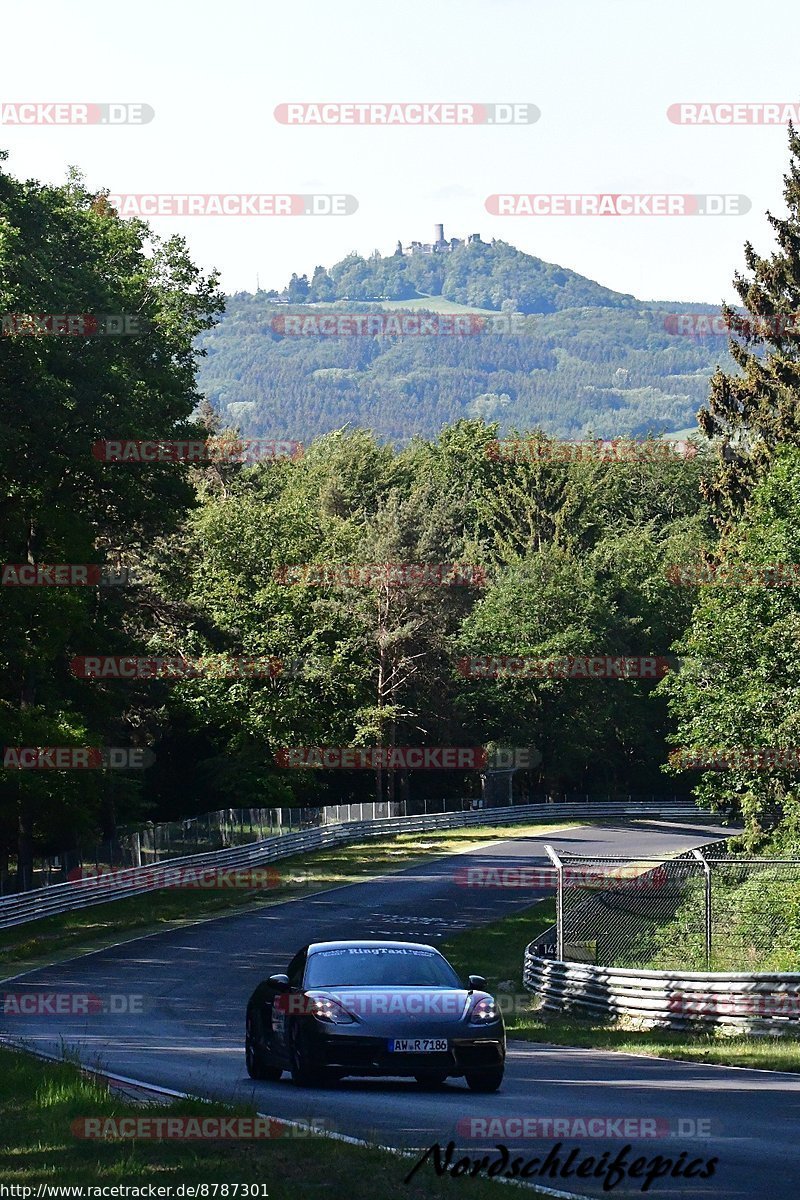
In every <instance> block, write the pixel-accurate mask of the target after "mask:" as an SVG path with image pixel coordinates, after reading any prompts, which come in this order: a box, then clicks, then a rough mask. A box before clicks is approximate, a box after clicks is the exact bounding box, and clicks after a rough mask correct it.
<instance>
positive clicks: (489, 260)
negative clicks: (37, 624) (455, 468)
mask: <svg viewBox="0 0 800 1200" xmlns="http://www.w3.org/2000/svg"><path fill="white" fill-rule="evenodd" d="M424 311H429V312H431V313H434V312H438V313H444V314H453V317H452V319H455V314H458V313H462V314H468V313H475V314H477V317H476V318H474V319H473V321H471V322H470V320H469V319H466V320H464V321H463V322H462V325H461V329H462V333H459V334H455V335H453V334H452V333H451V334H445V335H443V336H442V335H440V336H414V335H412V334H411V333H408V332H406V333H405V334H404V335H401V336H398V335H397V334H396V333H393V332H391V329H389V330H388V331H386V330H384V329H380V328H377V326H376V322H374V321H373V322H371V323H370V324H369V325H368V326H367V327H366V332H360V333H355V334H353V331H352V328H351V330H350V331H349V332H343V333H342V334H341V336H339V335H338V332H337V334H336V335H334V336H332V335H331V334H330V332H329V330H330V329H331V328H333V329H335V330H337V331H339V330H341V329H342V328H343V327H342V325H341V324H339V325H338V326H332V325H331V323H330V322H328V324H327V327H326V325H325V323H324V322H321V321H320V320H319V319H317V320H314V321H309V320H305V321H304V322H303V323H301V325H300V326H298V323H295V327H294V328H295V332H292V330H291V322H287V321H286V317H287V315H289V316H291V315H298V314H301V315H303V316H305V317H309V316H311V317H317V318H319V316H320V314H321V313H328V312H331V313H338V314H340V315H342V314H347V313H352V314H359V313H361V314H363V313H365V312H369V313H370V314H376V313H379V312H384V313H387V314H389V313H391V314H393V315H397V314H400V315H402V314H403V313H407V314H409V315H410V314H414V315H415V316H416V317H419V315H420V313H421V312H422V313H424ZM715 311H718V310H717V309H716V308H715V306H713V305H704V304H691V303H687V304H681V303H680V302H669V301H641V300H637V299H636V298H635V297H633V296H629V295H626V294H623V293H620V292H615V291H613V290H611V289H610V288H605V287H603V286H602V285H600V284H598V283H595V282H594V281H593V280H591V279H587V278H585V277H584V276H581V275H578V274H576V273H575V272H573V271H568V270H566V269H564V268H562V267H558V266H556V265H554V264H552V263H546V262H543V261H542V260H541V259H539V258H535V257H534V256H532V255H529V254H524V253H523V252H521V251H519V250H516V249H515V248H514V247H513V246H510V245H508V244H507V243H504V242H493V243H492V244H491V245H487V244H486V243H483V242H475V241H471V242H470V243H469V244H466V245H460V246H457V247H456V248H454V249H452V250H447V251H446V252H444V253H422V252H416V253H411V254H402V253H397V254H395V255H392V256H389V257H382V256H381V255H380V254H377V253H376V254H373V255H372V256H370V258H368V259H365V258H362V257H360V256H359V255H355V254H352V255H349V256H348V257H347V258H345V259H343V260H342V261H341V262H339V263H337V264H336V265H335V266H333V267H331V268H330V270H326V269H325V268H323V267H317V268H316V270H315V271H314V274H313V276H312V279H311V280H310V281H309V280H308V279H306V278H305V277H298V276H296V275H295V276H293V277H292V280H291V281H290V282H289V284H288V285H287V287H286V288H285V289H284V291H283V292H281V293H278V292H263V291H260V292H257V293H256V294H255V295H252V294H250V293H237V294H236V295H234V296H231V297H229V299H228V306H227V311H226V313H225V316H224V317H223V319H222V320H221V322H220V324H219V325H218V326H217V327H216V328H215V329H213V330H210V331H209V332H207V333H205V334H204V335H202V337H201V338H200V339H199V343H198V344H199V346H201V347H203V348H204V349H205V350H206V351H207V357H206V358H205V359H202V360H201V364H200V372H199V382H200V386H201V388H202V390H203V391H204V393H205V394H206V395H207V396H208V398H209V399H210V401H211V402H212V404H213V405H214V407H215V408H217V409H218V410H219V411H220V412H221V414H222V415H223V417H224V418H225V420H226V421H227V422H230V423H233V424H237V425H238V426H239V427H240V429H241V430H242V433H244V434H246V435H248V436H251V437H255V436H268V437H272V436H275V437H286V436H292V437H296V438H299V439H301V440H302V439H308V438H310V437H312V436H314V435H315V434H319V433H322V432H326V431H328V430H330V429H335V428H338V427H340V426H342V425H344V424H346V423H352V424H354V425H365V426H368V427H370V428H372V429H374V430H375V431H376V433H377V434H379V435H380V436H382V437H384V438H386V439H389V440H392V441H393V442H395V443H397V444H404V443H405V442H407V441H408V440H409V438H411V437H413V436H414V435H417V434H418V435H421V436H424V437H431V436H435V434H436V433H437V432H438V430H439V429H440V428H441V426H442V425H444V424H449V423H452V422H453V421H456V420H458V419H459V418H461V417H465V416H483V417H484V418H485V419H487V420H500V421H501V422H502V424H503V426H504V427H516V428H529V427H532V426H541V428H543V429H544V430H545V431H546V432H547V433H549V434H551V435H554V436H560V437H570V438H574V437H582V436H585V435H586V434H588V433H594V434H596V435H597V436H601V437H611V436H615V435H624V434H627V435H633V436H640V435H645V434H647V433H650V432H653V433H656V434H659V433H663V432H666V431H670V430H674V429H678V428H683V427H688V426H692V425H693V423H694V416H695V413H696V411H697V409H698V408H699V407H700V405H701V404H702V403H703V401H704V399H705V396H706V391H707V386H708V378H709V376H710V374H711V372H712V371H713V369H714V366H715V365H716V364H717V363H718V362H721V363H723V364H724V365H725V366H727V367H730V366H731V361H730V358H729V356H728V351H727V338H726V337H724V336H707V335H706V334H705V333H703V334H702V335H698V336H693V335H691V334H690V335H686V334H682V333H678V332H676V331H675V330H676V322H675V319H674V317H673V318H672V319H671V320H670V319H668V314H670V313H673V314H674V313H679V314H685V313H702V312H705V313H709V314H712V313H714V312H715ZM514 313H515V314H518V315H517V316H516V317H515V318H514V319H513V320H512V319H511V314H514ZM492 314H502V316H495V317H493V316H492ZM429 324H430V323H429ZM376 328H377V332H376ZM681 328H682V326H681ZM300 329H302V332H300ZM440 329H441V326H440ZM464 330H466V332H463V331H464ZM503 330H505V331H503Z"/></svg>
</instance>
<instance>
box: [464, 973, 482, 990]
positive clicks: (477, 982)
mask: <svg viewBox="0 0 800 1200" xmlns="http://www.w3.org/2000/svg"><path fill="white" fill-rule="evenodd" d="M467 982H468V983H469V990H470V991H471V992H485V991H486V980H485V979H484V977H483V975H469V976H468V977H467Z"/></svg>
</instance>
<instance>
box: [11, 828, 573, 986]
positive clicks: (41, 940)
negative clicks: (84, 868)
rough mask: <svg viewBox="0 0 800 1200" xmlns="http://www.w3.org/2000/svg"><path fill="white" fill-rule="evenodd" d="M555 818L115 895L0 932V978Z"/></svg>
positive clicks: (371, 842) (526, 831)
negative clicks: (232, 880) (249, 875)
mask: <svg viewBox="0 0 800 1200" xmlns="http://www.w3.org/2000/svg"><path fill="white" fill-rule="evenodd" d="M576 824H577V823H576V822H574V821H573V822H562V823H560V824H554V823H550V824H544V823H542V824H526V825H514V826H508V825H502V826H501V825H495V826H492V825H488V824H487V825H481V826H471V827H469V828H466V829H451V830H448V831H446V832H442V833H436V832H431V833H403V834H397V835H396V836H394V837H386V838H370V839H368V840H366V841H364V842H357V843H353V844H350V845H344V846H334V847H329V848H328V849H326V850H317V851H314V852H313V853H311V854H305V855H296V856H295V857H293V858H286V859H282V860H281V861H280V862H278V863H276V864H275V866H276V868H277V870H278V871H279V872H280V876H281V886H280V887H279V888H275V889H274V890H270V891H268V892H265V891H249V892H242V891H240V892H236V891H217V892H210V891H196V890H183V891H181V890H179V889H171V888H166V889H162V890H161V891H159V892H150V893H147V894H145V895H143V896H132V897H130V898H129V899H126V900H113V901H110V902H109V903H107V904H96V905H93V906H92V907H91V908H84V909H78V910H77V911H75V912H72V913H63V914H59V915H58V916H55V917H45V918H44V919H43V920H39V921H31V922H30V923H29V924H26V925H20V926H17V927H15V928H11V929H4V930H0V982H2V979H3V978H8V976H10V975H16V974H19V973H21V972H23V971H27V970H32V969H33V968H34V967H37V966H41V965H44V964H47V963H51V962H58V961H60V960H63V959H66V958H72V957H73V956H75V955H78V954H83V953H85V952H87V951H89V950H99V949H102V948H103V946H107V945H111V944H113V943H117V942H122V941H124V940H125V939H126V938H127V937H137V936H139V935H141V934H143V933H148V932H153V931H156V930H162V929H169V928H175V927H177V926H180V925H182V924H187V923H192V922H194V921H197V920H202V919H204V918H210V917H214V916H221V915H224V914H226V913H229V912H233V911H236V910H241V909H253V908H259V907H263V906H264V905H269V904H280V903H282V902H283V901H284V900H294V899H298V898H301V897H302V896H306V895H309V894H310V893H312V892H318V891H321V890H323V889H325V888H332V887H339V886H342V885H344V884H348V883H358V882H361V881H363V880H364V879H367V878H370V877H372V876H375V875H383V874H385V873H387V872H391V871H402V870H405V869H407V868H408V867H413V866H415V865H416V864H418V863H423V862H426V861H428V860H429V859H432V858H439V857H441V856H443V855H448V854H458V853H460V852H462V851H465V850H471V849H474V848H475V847H476V846H478V845H480V844H481V843H483V842H488V841H492V840H496V839H501V838H506V837H543V836H545V835H546V834H548V833H550V832H552V831H553V830H556V829H572V828H575V826H576Z"/></svg>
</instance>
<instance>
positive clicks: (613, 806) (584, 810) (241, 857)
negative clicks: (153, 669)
mask: <svg viewBox="0 0 800 1200" xmlns="http://www.w3.org/2000/svg"><path fill="white" fill-rule="evenodd" d="M598 815H602V816H604V817H613V816H624V817H646V816H649V817H657V818H658V817H660V818H666V819H670V818H675V819H677V818H682V817H684V818H685V817H688V818H691V819H695V820H696V819H697V818H702V817H705V818H706V819H710V818H711V817H712V814H710V813H709V812H708V811H707V810H700V809H698V808H697V807H695V805H693V804H691V803H687V804H676V803H674V802H671V803H666V804H662V805H659V804H658V802H656V803H624V802H620V803H616V802H595V803H590V804H561V803H559V804H517V805H514V806H513V807H510V808H491V809H477V810H474V811H472V812H456V813H441V814H438V813H437V814H433V815H428V816H414V817H381V818H378V819H377V820H372V821H347V822H343V823H342V824H340V825H323V826H320V827H317V828H314V829H306V830H302V831H300V832H298V833H285V834H282V835H280V836H277V837H270V838H265V839H264V840H263V841H260V842H251V843H249V844H248V845H246V846H237V847H235V848H232V849H228V850H214V851H210V852H209V853H206V854H192V855H188V856H186V857H185V858H171V859H169V861H168V862H166V863H164V864H158V866H142V867H127V868H125V869H123V870H121V871H114V872H110V873H108V874H107V875H98V876H96V877H93V878H91V879H89V880H86V879H80V880H74V881H72V882H70V883H56V884H52V885H51V886H50V887H45V888H37V889H36V890H35V891H30V892H21V893H18V894H16V895H12V896H7V897H5V898H3V899H0V929H6V928H9V927H11V926H14V925H24V924H27V923H28V922H29V921H37V920H40V919H42V918H43V917H50V916H53V915H55V914H57V913H65V912H72V911H73V910H76V909H80V908H89V907H90V906H92V905H95V904H104V903H106V902H107V901H110V900H122V899H126V898H127V897H129V896H138V895H143V894H145V893H148V892H154V891H159V890H161V889H163V888H165V887H169V886H170V884H169V883H168V882H166V881H165V880H166V877H167V875H166V873H167V871H168V870H169V871H175V870H176V869H178V868H185V869H187V870H194V871H197V872H202V871H211V870H223V871H228V870H241V869H246V868H251V867H260V866H263V865H264V864H265V863H271V862H276V861H278V860H279V859H284V858H290V857H292V856H294V855H296V854H301V853H305V852H307V851H310V850H320V849H324V848H325V847H327V846H338V845H342V844H344V843H346V842H356V841H362V840H364V839H366V838H371V837H380V836H384V835H386V834H396V833H421V832H424V831H425V830H436V829H458V828H461V827H464V826H468V825H509V824H514V823H520V822H524V821H528V820H537V819H542V818H547V819H552V818H556V819H557V820H574V819H576V818H586V817H597V816H598ZM173 878H174V876H173Z"/></svg>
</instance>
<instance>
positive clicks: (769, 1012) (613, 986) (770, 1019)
mask: <svg viewBox="0 0 800 1200" xmlns="http://www.w3.org/2000/svg"><path fill="white" fill-rule="evenodd" d="M532 946H533V944H532V945H531V946H528V947H527V949H526V951H525V965H524V969H523V984H524V986H525V988H526V989H527V990H528V991H530V992H533V993H534V994H535V995H537V996H539V997H540V998H541V1001H542V1003H541V1008H542V1009H543V1010H545V1011H548V1012H551V1013H559V1014H563V1013H577V1014H579V1015H581V1016H585V1017H594V1018H596V1019H599V1020H605V1021H608V1020H617V1019H618V1018H619V1017H627V1018H634V1019H636V1020H637V1021H638V1022H639V1023H641V1024H642V1025H644V1026H647V1027H649V1028H666V1029H688V1028H691V1027H693V1026H699V1027H707V1026H730V1027H731V1029H732V1030H735V1031H738V1032H741V1033H750V1034H758V1033H760V1034H767V1035H770V1036H773V1037H774V1036H780V1035H782V1034H791V1035H794V1036H797V1034H798V1033H800V974H798V973H790V972H785V973H780V972H778V973H767V972H753V973H749V974H748V973H745V972H740V973H735V972H731V973H723V972H717V973H712V972H689V971H680V972H678V971H638V970H626V969H625V968H623V967H598V966H594V965H591V964H588V963H577V962H558V961H554V960H553V959H547V958H540V957H538V956H537V955H535V954H534V953H533V952H532Z"/></svg>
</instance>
